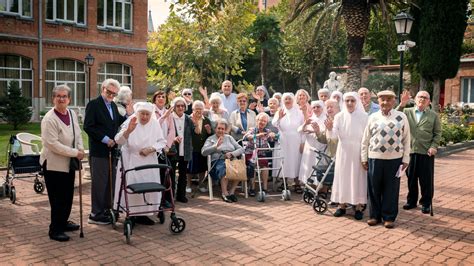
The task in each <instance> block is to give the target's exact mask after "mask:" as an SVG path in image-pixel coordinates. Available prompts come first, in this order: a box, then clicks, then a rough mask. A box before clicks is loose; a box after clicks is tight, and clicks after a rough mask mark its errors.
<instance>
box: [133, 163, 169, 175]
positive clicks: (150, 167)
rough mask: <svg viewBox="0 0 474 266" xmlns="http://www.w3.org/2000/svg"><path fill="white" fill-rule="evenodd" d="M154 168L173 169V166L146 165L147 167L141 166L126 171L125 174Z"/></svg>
mask: <svg viewBox="0 0 474 266" xmlns="http://www.w3.org/2000/svg"><path fill="white" fill-rule="evenodd" d="M153 168H160V169H162V168H163V169H166V168H168V169H172V168H171V166H169V165H166V164H145V165H140V166H137V167H135V168H132V169H128V170H126V171H125V173H127V172H130V171H140V170H145V169H153Z"/></svg>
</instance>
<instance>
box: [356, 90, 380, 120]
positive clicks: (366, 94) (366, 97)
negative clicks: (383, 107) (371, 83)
mask: <svg viewBox="0 0 474 266" xmlns="http://www.w3.org/2000/svg"><path fill="white" fill-rule="evenodd" d="M358 93H359V97H360V100H361V102H362V105H363V106H364V110H365V112H367V114H368V115H371V114H373V113H375V112H377V111H378V110H380V105H378V104H376V103H374V102H372V101H371V100H370V98H371V93H370V91H369V89H367V88H365V87H362V88H360V89H359V91H358Z"/></svg>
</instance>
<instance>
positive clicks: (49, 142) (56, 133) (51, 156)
mask: <svg viewBox="0 0 474 266" xmlns="http://www.w3.org/2000/svg"><path fill="white" fill-rule="evenodd" d="M68 112H69V110H68ZM71 112H72V116H73V119H74V130H75V133H76V145H75V146H76V148H73V147H72V142H73V134H72V132H73V131H72V127H71V125H72V120H71V123H70V125H69V126H67V125H66V124H64V123H63V121H61V119H59V117H58V116H57V115H56V114H55V113H54V108H53V109H51V110H49V111H48V112H47V113H46V115H45V116H44V118H43V120H42V121H41V139H42V142H43V150H42V151H41V156H40V163H41V165H43V163H44V161H46V160H47V164H46V169H47V170H49V171H58V172H69V163H70V161H71V157H76V156H77V154H78V153H79V150H83V149H84V145H83V142H82V136H81V128H80V127H79V121H78V119H77V115H76V113H75V112H74V111H72V110H71ZM69 119H71V117H69Z"/></svg>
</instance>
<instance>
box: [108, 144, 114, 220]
mask: <svg viewBox="0 0 474 266" xmlns="http://www.w3.org/2000/svg"><path fill="white" fill-rule="evenodd" d="M109 187H110V190H109V194H110V212H112V206H113V200H114V199H113V196H112V149H109Z"/></svg>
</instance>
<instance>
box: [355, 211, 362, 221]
mask: <svg viewBox="0 0 474 266" xmlns="http://www.w3.org/2000/svg"><path fill="white" fill-rule="evenodd" d="M362 218H364V213H363V212H362V211H360V210H356V211H355V214H354V219H356V220H362Z"/></svg>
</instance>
